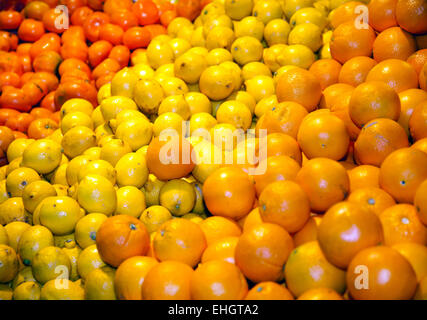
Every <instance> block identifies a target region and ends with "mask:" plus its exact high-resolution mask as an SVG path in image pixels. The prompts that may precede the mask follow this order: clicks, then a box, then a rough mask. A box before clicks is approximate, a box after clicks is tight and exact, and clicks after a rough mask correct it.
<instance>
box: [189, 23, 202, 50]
mask: <svg viewBox="0 0 427 320" xmlns="http://www.w3.org/2000/svg"><path fill="white" fill-rule="evenodd" d="M190 43H191V45H192V46H193V47H199V46H201V47H204V46H206V39H205V35H204V32H203V26H200V27H197V28H196V29H195V30H194V31H193V34H192V35H191V39H190Z"/></svg>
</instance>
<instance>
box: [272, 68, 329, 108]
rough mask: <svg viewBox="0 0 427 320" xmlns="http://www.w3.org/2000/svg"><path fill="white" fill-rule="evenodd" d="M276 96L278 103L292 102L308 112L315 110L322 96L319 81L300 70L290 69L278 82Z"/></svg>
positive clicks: (312, 75) (307, 72) (305, 71)
mask: <svg viewBox="0 0 427 320" xmlns="http://www.w3.org/2000/svg"><path fill="white" fill-rule="evenodd" d="M276 95H277V100H278V101H279V102H285V101H293V102H296V103H299V104H301V105H302V106H303V107H304V108H306V109H307V111H308V112H310V111H313V110H314V109H316V107H317V105H318V104H319V101H320V97H321V95H322V89H321V86H320V81H319V80H318V79H317V78H316V76H315V75H314V74H313V73H311V72H310V71H307V70H305V69H302V68H298V67H296V68H292V69H290V70H288V71H287V72H285V73H284V74H283V75H282V76H281V77H280V78H279V80H278V82H277V86H276Z"/></svg>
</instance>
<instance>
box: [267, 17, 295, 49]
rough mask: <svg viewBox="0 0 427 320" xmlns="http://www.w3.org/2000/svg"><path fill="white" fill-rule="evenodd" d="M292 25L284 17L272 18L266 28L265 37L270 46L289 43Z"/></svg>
mask: <svg viewBox="0 0 427 320" xmlns="http://www.w3.org/2000/svg"><path fill="white" fill-rule="evenodd" d="M290 32H291V26H290V25H289V23H287V22H286V21H285V20H283V19H274V20H271V21H270V22H269V23H267V25H266V26H265V29H264V39H265V41H267V43H268V45H269V46H272V45H275V44H287V43H288V36H289V33H290Z"/></svg>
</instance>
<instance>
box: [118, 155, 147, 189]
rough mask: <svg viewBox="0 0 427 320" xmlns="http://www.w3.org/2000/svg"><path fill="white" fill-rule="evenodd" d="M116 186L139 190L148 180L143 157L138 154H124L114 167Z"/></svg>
mask: <svg viewBox="0 0 427 320" xmlns="http://www.w3.org/2000/svg"><path fill="white" fill-rule="evenodd" d="M115 169H116V172H117V185H118V186H119V187H122V186H135V187H137V188H141V187H142V186H143V185H144V184H145V182H146V181H147V179H148V168H147V163H146V160H145V157H144V156H143V155H141V154H138V153H128V154H125V155H124V156H123V157H121V158H120V160H119V161H118V162H117V164H116V166H115Z"/></svg>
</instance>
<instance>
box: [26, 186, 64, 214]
mask: <svg viewBox="0 0 427 320" xmlns="http://www.w3.org/2000/svg"><path fill="white" fill-rule="evenodd" d="M54 196H56V190H55V188H54V187H52V185H51V184H50V183H48V182H46V181H42V180H39V181H34V182H31V183H30V184H28V186H27V187H26V188H25V189H24V191H23V192H22V201H23V203H24V208H25V210H27V211H29V212H31V213H32V212H34V210H35V209H36V207H37V206H38V205H39V203H40V202H41V201H42V200H43V199H45V198H47V197H54Z"/></svg>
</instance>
